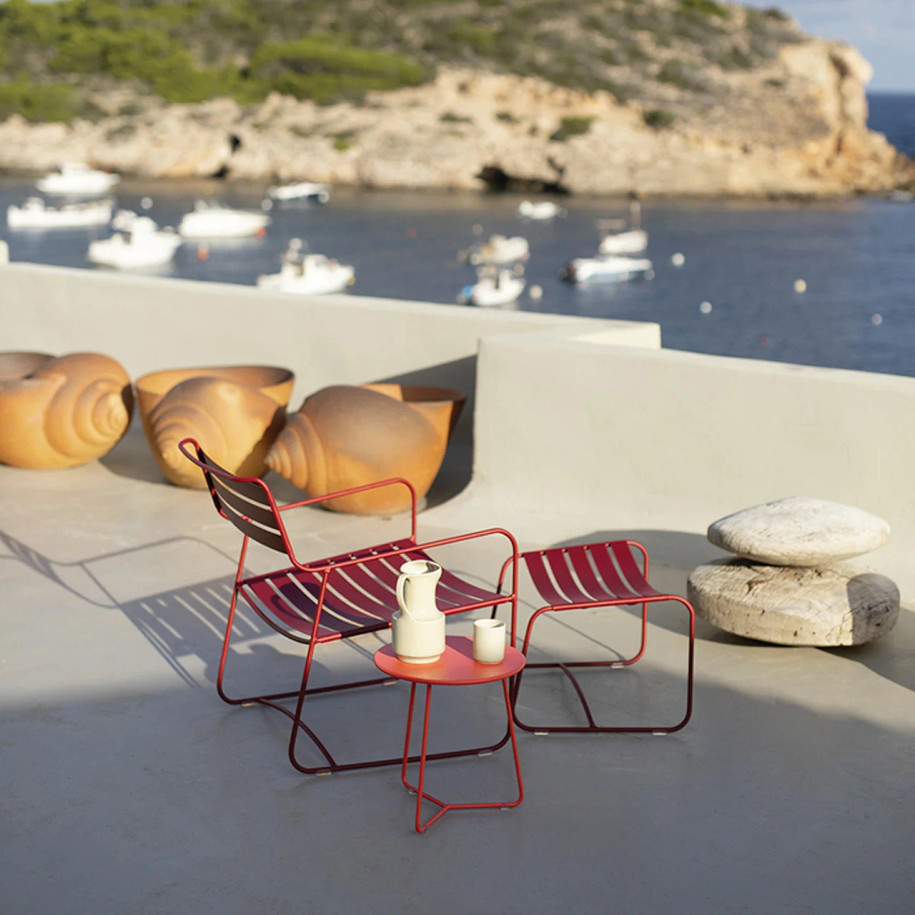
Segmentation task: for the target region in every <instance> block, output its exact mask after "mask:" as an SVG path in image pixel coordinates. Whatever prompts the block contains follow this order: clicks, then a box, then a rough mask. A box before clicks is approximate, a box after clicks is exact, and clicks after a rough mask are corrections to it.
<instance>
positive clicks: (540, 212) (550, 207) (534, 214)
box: [518, 200, 566, 219]
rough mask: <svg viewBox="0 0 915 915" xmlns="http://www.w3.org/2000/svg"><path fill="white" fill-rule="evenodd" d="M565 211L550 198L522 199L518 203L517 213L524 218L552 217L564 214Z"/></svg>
mask: <svg viewBox="0 0 915 915" xmlns="http://www.w3.org/2000/svg"><path fill="white" fill-rule="evenodd" d="M565 213H566V211H565V210H564V209H563V208H562V207H561V206H560V205H559V204H558V203H554V202H553V201H552V200H539V201H537V202H534V201H532V200H522V201H521V203H519V204H518V215H519V216H521V217H523V218H524V219H553V218H554V217H555V216H565Z"/></svg>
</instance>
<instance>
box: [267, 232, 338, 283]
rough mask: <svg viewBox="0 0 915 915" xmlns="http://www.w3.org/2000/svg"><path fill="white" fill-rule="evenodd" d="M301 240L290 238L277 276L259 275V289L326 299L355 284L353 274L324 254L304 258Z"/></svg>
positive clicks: (275, 274) (269, 274)
mask: <svg viewBox="0 0 915 915" xmlns="http://www.w3.org/2000/svg"><path fill="white" fill-rule="evenodd" d="M303 247H304V243H303V242H302V240H301V239H298V238H293V239H292V240H291V241H290V242H289V247H288V248H287V249H286V253H285V254H284V255H283V263H282V266H281V267H280V272H279V273H267V274H261V275H260V276H259V277H258V278H257V285H258V288H259V289H270V290H272V291H273V292H292V293H296V294H297V295H326V294H327V293H331V292H343V291H344V290H345V289H346V287H347V286H350V285H352V284H353V283H354V282H355V280H356V271H355V269H354V268H353V267H352V266H351V265H349V264H341V263H340V262H339V261H337V260H334V259H333V258H328V257H326V256H325V255H323V254H305V253H304V252H303Z"/></svg>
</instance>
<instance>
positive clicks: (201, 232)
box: [178, 200, 270, 238]
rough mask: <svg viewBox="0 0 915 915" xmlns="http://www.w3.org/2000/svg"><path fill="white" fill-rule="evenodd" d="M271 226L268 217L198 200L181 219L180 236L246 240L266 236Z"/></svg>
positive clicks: (252, 211) (255, 212)
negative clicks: (251, 237)
mask: <svg viewBox="0 0 915 915" xmlns="http://www.w3.org/2000/svg"><path fill="white" fill-rule="evenodd" d="M268 225H270V217H269V216H268V215H267V214H266V213H258V212H257V211H256V210H236V209H233V208H232V207H226V206H222V205H220V204H215V203H207V202H206V201H205V200H198V201H196V203H195V204H194V209H193V210H192V211H191V212H190V213H185V214H184V216H183V217H182V219H181V223H180V224H179V226H178V232H179V233H180V234H181V236H182V237H184V238H245V237H247V236H251V235H263V234H264V233H265V232H266V231H267V226H268Z"/></svg>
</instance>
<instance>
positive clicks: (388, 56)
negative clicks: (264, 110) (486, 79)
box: [249, 35, 430, 103]
mask: <svg viewBox="0 0 915 915" xmlns="http://www.w3.org/2000/svg"><path fill="white" fill-rule="evenodd" d="M249 69H250V74H251V77H252V78H253V79H254V80H256V81H257V82H259V83H261V84H262V85H263V86H265V87H267V88H268V89H269V90H276V91H277V92H282V93H285V94H286V95H294V96H296V97H297V98H310V99H313V100H314V101H316V102H318V103H330V102H334V101H338V100H360V99H361V98H362V97H363V95H364V94H365V92H366V91H368V90H370V89H381V90H383V89H398V88H400V87H402V86H416V85H419V84H420V83H422V82H424V81H425V80H426V79H428V77H429V75H430V74H429V71H428V70H427V69H426V68H425V67H423V66H422V65H421V64H418V63H417V62H416V61H414V60H411V59H410V58H408V57H405V56H403V55H402V54H394V53H390V52H388V51H367V50H364V49H362V48H357V47H354V46H352V45H347V44H345V43H343V42H342V41H341V40H338V39H332V38H323V37H319V36H314V35H313V36H309V37H307V38H302V39H300V40H299V41H288V42H282V43H269V42H268V43H265V44H262V45H261V46H260V47H259V48H258V49H257V51H256V53H255V54H254V56H253V57H252V59H251V65H250V68H249Z"/></svg>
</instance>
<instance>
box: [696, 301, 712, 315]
mask: <svg viewBox="0 0 915 915" xmlns="http://www.w3.org/2000/svg"><path fill="white" fill-rule="evenodd" d="M699 311H701V312H702V314H704V315H709V314H711V313H712V303H711V302H700V303H699Z"/></svg>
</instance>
